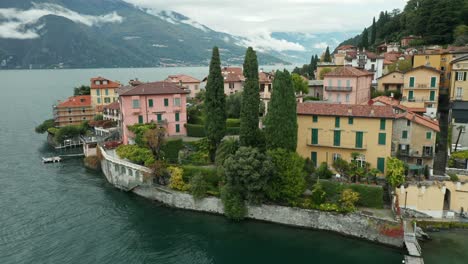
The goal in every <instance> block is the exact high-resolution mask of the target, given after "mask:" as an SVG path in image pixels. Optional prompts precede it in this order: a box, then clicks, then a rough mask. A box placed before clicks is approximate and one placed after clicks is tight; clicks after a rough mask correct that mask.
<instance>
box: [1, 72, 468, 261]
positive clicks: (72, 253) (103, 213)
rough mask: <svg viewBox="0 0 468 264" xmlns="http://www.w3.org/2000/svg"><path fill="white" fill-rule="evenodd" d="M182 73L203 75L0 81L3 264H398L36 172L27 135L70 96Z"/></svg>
mask: <svg viewBox="0 0 468 264" xmlns="http://www.w3.org/2000/svg"><path fill="white" fill-rule="evenodd" d="M181 72H184V73H188V74H192V75H194V76H196V77H198V78H202V77H203V76H204V75H205V74H206V72H207V69H206V68H186V69H177V68H166V69H97V70H33V71H2V72H0V80H1V84H0V85H1V95H0V113H2V115H3V116H2V118H0V187H1V190H0V211H1V213H0V224H1V225H0V263H2V264H10V263H12V264H13V263H125V264H129V263H182V264H183V263H256V264H257V263H348V264H352V263H356V264H357V263H360V264H363V263H379V264H386V263H389V264H390V263H401V259H402V253H403V252H402V251H400V250H395V249H390V248H386V247H382V246H379V245H375V244H371V243H367V242H364V241H359V240H353V239H349V238H344V237H342V236H338V235H336V234H330V233H326V232H318V231H311V230H301V229H294V228H289V227H283V226H279V225H273V224H266V223H259V222H252V221H246V222H242V223H240V224H234V223H231V222H229V221H227V220H226V219H225V218H223V217H220V216H214V215H205V214H199V213H193V212H186V211H180V210H174V209H169V208H165V207H163V206H161V205H159V204H157V203H154V202H150V201H148V200H145V199H142V198H139V197H137V196H135V195H132V194H127V193H123V192H121V191H118V190H116V189H115V188H113V187H112V186H110V185H109V184H108V183H107V182H106V181H105V180H104V178H103V177H102V176H101V175H100V174H97V173H93V172H90V171H87V170H85V169H84V168H83V166H82V162H81V160H80V159H69V160H65V161H64V162H63V163H61V164H49V165H43V164H42V163H41V161H40V158H41V157H42V156H51V155H54V153H53V151H52V150H50V149H49V148H48V147H47V145H46V144H45V136H44V135H36V134H34V132H33V129H34V127H35V126H36V125H37V124H38V123H40V122H41V121H42V120H44V119H46V118H50V117H51V109H52V108H51V105H52V104H53V103H54V102H55V100H57V99H63V98H66V97H67V96H69V95H71V93H72V88H73V87H74V86H77V85H81V84H87V83H88V80H89V78H91V77H93V76H97V75H102V76H105V77H108V78H111V79H117V80H119V81H122V82H126V81H128V79H130V78H135V77H139V79H141V80H144V81H152V80H160V79H163V78H164V77H166V76H167V75H168V74H175V73H181ZM441 246H443V245H441ZM465 252H466V250H465ZM465 254H466V253H465ZM465 257H466V255H465ZM427 263H429V264H430V263H431V262H427ZM432 263H440V262H432ZM453 263H456V262H453ZM458 263H465V262H458Z"/></svg>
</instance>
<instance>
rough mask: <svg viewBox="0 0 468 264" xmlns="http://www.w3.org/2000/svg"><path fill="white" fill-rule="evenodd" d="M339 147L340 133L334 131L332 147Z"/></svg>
mask: <svg viewBox="0 0 468 264" xmlns="http://www.w3.org/2000/svg"><path fill="white" fill-rule="evenodd" d="M340 145H341V131H339V130H336V131H335V133H334V134H333V146H335V147H339V146H340Z"/></svg>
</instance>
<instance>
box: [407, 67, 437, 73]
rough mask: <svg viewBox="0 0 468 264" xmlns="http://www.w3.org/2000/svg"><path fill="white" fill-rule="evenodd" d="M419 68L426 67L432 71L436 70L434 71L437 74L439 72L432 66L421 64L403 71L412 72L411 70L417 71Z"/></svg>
mask: <svg viewBox="0 0 468 264" xmlns="http://www.w3.org/2000/svg"><path fill="white" fill-rule="evenodd" d="M421 69H426V70H429V71H433V72H436V73H439V74H440V73H441V72H440V71H439V70H437V69H436V68H432V67H429V66H426V65H421V66H418V67H416V68H412V69H409V70H408V71H406V72H405V73H408V72H412V71H417V70H421Z"/></svg>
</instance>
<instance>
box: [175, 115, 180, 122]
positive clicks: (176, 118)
mask: <svg viewBox="0 0 468 264" xmlns="http://www.w3.org/2000/svg"><path fill="white" fill-rule="evenodd" d="M179 115H180V114H179V113H175V121H179V117H180V116H179Z"/></svg>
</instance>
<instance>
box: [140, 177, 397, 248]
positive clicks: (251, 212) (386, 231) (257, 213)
mask: <svg viewBox="0 0 468 264" xmlns="http://www.w3.org/2000/svg"><path fill="white" fill-rule="evenodd" d="M132 191H133V192H134V193H136V194H137V195H140V196H143V197H145V198H148V199H151V200H155V201H158V202H161V203H163V204H166V205H168V206H171V207H175V208H180V209H187V210H193V211H200V212H209V213H215V214H223V213H224V210H223V203H222V201H221V199H219V198H216V197H208V198H204V199H201V200H195V199H194V198H193V197H192V195H190V194H188V193H182V192H177V191H174V190H171V189H168V188H165V187H158V186H139V187H137V188H135V189H133V190H132ZM247 217H248V218H250V219H255V220H261V221H266V222H271V223H278V224H284V225H289V226H296V227H302V228H313V229H320V230H327V231H333V232H337V233H340V234H342V235H346V236H351V237H356V238H361V239H366V240H369V241H372V242H376V243H380V244H384V245H388V246H393V247H403V229H402V226H401V223H400V222H398V221H391V220H387V219H381V218H376V217H372V216H366V215H362V214H358V213H352V214H339V213H331V212H322V211H316V210H306V209H299V208H293V207H285V206H276V205H261V206H248V216H247Z"/></svg>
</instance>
